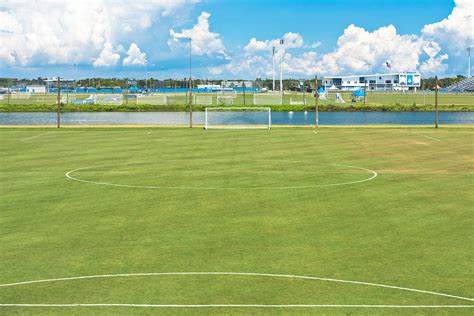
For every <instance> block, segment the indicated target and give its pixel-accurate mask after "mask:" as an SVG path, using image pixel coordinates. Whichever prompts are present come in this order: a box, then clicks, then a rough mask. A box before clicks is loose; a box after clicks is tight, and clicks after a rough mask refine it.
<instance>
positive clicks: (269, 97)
mask: <svg viewBox="0 0 474 316" xmlns="http://www.w3.org/2000/svg"><path fill="white" fill-rule="evenodd" d="M253 104H254V105H281V104H283V97H282V95H281V94H270V93H255V94H254V95H253Z"/></svg>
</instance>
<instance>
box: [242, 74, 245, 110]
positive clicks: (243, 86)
mask: <svg viewBox="0 0 474 316" xmlns="http://www.w3.org/2000/svg"><path fill="white" fill-rule="evenodd" d="M242 88H243V90H244V106H245V80H244V81H242Z"/></svg>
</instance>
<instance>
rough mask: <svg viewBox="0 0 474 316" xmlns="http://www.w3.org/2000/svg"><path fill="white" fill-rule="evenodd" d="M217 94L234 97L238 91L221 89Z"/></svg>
mask: <svg viewBox="0 0 474 316" xmlns="http://www.w3.org/2000/svg"><path fill="white" fill-rule="evenodd" d="M217 95H218V96H219V95H220V96H228V97H232V98H234V99H235V98H237V91H235V90H221V91H219V92H217Z"/></svg>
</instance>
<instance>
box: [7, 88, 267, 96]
mask: <svg viewBox="0 0 474 316" xmlns="http://www.w3.org/2000/svg"><path fill="white" fill-rule="evenodd" d="M10 90H12V91H19V92H26V88H20V89H17V88H16V87H10ZM244 90H245V92H248V93H254V92H260V91H261V89H260V88H245V89H244V88H233V89H222V90H220V89H208V88H193V93H212V92H220V91H223V92H224V93H226V92H232V91H237V92H238V93H243V92H244ZM48 91H49V92H50V93H57V92H58V89H57V88H50V89H49V90H48ZM126 91H128V93H131V94H136V93H186V92H188V91H189V89H188V88H157V89H148V90H146V89H141V88H135V87H130V88H128V89H122V88H101V89H97V88H75V89H65V88H63V89H61V93H74V92H75V93H120V94H121V93H125V92H126Z"/></svg>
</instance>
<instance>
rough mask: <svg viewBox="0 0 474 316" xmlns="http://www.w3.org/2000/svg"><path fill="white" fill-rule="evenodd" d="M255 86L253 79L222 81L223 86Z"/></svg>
mask: <svg viewBox="0 0 474 316" xmlns="http://www.w3.org/2000/svg"><path fill="white" fill-rule="evenodd" d="M244 84H245V88H253V81H249V80H247V81H238V80H225V81H222V88H243V85H244Z"/></svg>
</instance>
